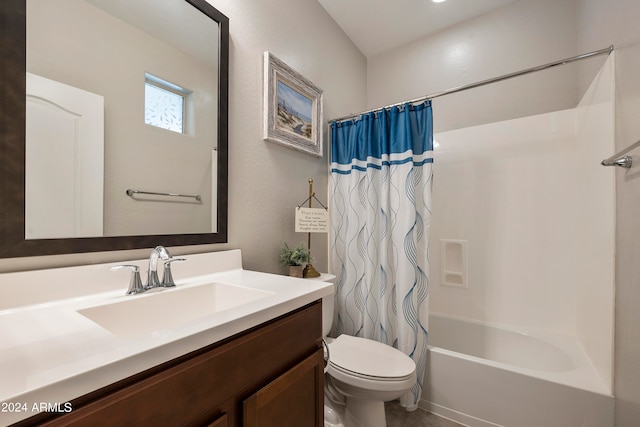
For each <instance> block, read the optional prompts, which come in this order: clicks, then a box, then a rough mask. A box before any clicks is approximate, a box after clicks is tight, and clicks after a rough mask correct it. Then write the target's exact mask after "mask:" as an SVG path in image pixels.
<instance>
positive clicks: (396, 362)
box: [329, 335, 416, 382]
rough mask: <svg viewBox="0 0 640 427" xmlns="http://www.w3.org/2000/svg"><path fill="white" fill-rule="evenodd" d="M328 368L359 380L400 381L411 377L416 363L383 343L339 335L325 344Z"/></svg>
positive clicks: (413, 375)
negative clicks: (329, 351) (327, 345)
mask: <svg viewBox="0 0 640 427" xmlns="http://www.w3.org/2000/svg"><path fill="white" fill-rule="evenodd" d="M329 347H330V349H331V359H330V361H329V369H330V373H331V371H333V372H334V373H335V372H339V373H340V374H342V375H340V376H343V375H350V376H353V377H357V378H361V379H363V380H375V381H400V382H404V381H406V380H409V379H411V378H415V370H416V365H415V363H414V362H413V360H411V358H410V357H409V356H407V355H406V354H404V353H402V352H401V351H399V350H398V349H395V348H393V347H391V346H388V345H386V344H383V343H380V342H377V341H373V340H369V339H366V338H360V337H353V336H350V335H340V336H339V337H338V338H336V339H335V340H334V341H333V342H331V343H330V344H329Z"/></svg>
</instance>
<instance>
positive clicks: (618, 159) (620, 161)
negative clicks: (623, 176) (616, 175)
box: [600, 141, 640, 169]
mask: <svg viewBox="0 0 640 427" xmlns="http://www.w3.org/2000/svg"><path fill="white" fill-rule="evenodd" d="M638 147H640V141H637V142H636V143H635V144H633V145H630V146H629V147H627V148H625V149H624V150H622V151H620V152H619V153H616V154H614V155H613V156H611V157H609V158H608V159H604V160H603V161H602V162H601V163H600V164H601V165H602V166H620V167H622V168H627V169H629V168H630V167H631V165H632V164H633V159H632V158H631V156H625V155H624V154H627V153H628V152H629V151H631V150H633V149H635V148H638Z"/></svg>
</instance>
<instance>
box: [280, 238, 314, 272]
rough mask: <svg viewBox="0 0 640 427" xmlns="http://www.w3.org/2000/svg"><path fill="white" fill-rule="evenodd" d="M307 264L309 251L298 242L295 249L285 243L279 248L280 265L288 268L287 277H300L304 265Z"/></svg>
mask: <svg viewBox="0 0 640 427" xmlns="http://www.w3.org/2000/svg"><path fill="white" fill-rule="evenodd" d="M307 262H309V250H308V249H307V247H306V246H305V245H304V243H302V242H300V244H299V245H298V246H296V247H295V248H291V247H289V245H287V244H286V243H285V244H283V245H282V247H281V248H280V264H282V265H284V266H288V267H289V276H293V277H302V271H303V270H304V266H305V264H306V263H307Z"/></svg>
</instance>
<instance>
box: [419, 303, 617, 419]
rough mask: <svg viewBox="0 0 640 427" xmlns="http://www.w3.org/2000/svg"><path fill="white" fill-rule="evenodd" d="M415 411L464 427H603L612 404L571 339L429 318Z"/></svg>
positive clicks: (442, 316) (449, 317)
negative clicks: (421, 385) (421, 386)
mask: <svg viewBox="0 0 640 427" xmlns="http://www.w3.org/2000/svg"><path fill="white" fill-rule="evenodd" d="M425 376H426V377H425V389H424V392H423V395H422V400H421V401H420V407H421V408H423V409H426V410H428V411H430V412H433V413H436V414H438V415H441V416H444V417H446V418H449V419H452V420H454V421H457V422H460V423H462V424H465V425H468V426H470V427H486V426H506V427H540V426H545V427H553V426H557V427H573V426H576V427H577V426H581V427H582V426H587V427H609V426H613V412H614V400H613V397H612V396H611V394H610V391H609V390H607V389H606V387H605V386H604V384H603V383H602V382H601V380H600V378H599V376H598V374H597V372H596V371H595V370H594V369H593V367H592V366H591V363H590V361H589V360H588V358H587V356H586V355H585V354H584V352H583V351H582V348H581V346H580V344H579V343H578V342H577V340H575V339H573V338H570V337H558V336H546V335H539V334H533V333H525V332H523V331H517V330H514V329H510V328H506V327H501V326H498V325H492V324H489V323H485V322H477V321H472V320H467V319H462V318H456V317H451V316H445V315H441V314H433V313H432V314H431V315H430V316H429V356H428V362H427V369H426V371H425Z"/></svg>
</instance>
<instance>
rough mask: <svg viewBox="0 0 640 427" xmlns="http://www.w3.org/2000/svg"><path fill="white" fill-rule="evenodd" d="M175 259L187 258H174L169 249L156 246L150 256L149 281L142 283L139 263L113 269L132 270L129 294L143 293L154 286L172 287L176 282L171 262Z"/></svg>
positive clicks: (182, 259) (113, 268)
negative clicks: (161, 269) (161, 267)
mask: <svg viewBox="0 0 640 427" xmlns="http://www.w3.org/2000/svg"><path fill="white" fill-rule="evenodd" d="M159 259H161V260H162V261H163V265H164V273H163V275H162V281H160V280H159V279H158V260H159ZM175 261H185V258H172V257H171V254H170V253H169V251H168V250H167V249H166V248H165V247H163V246H156V247H155V248H154V249H153V250H152V251H151V255H150V256H149V267H148V269H147V283H146V284H145V285H143V284H142V280H141V279H140V267H138V266H137V265H129V264H126V265H118V266H115V267H111V270H121V269H123V268H127V269H130V270H131V279H130V280H129V288H128V289H127V295H135V294H141V293H143V292H146V291H148V290H149V289H153V288H160V287H162V288H171V287H174V286H175V285H176V284H175V283H174V281H173V275H172V274H171V263H172V262H175Z"/></svg>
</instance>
